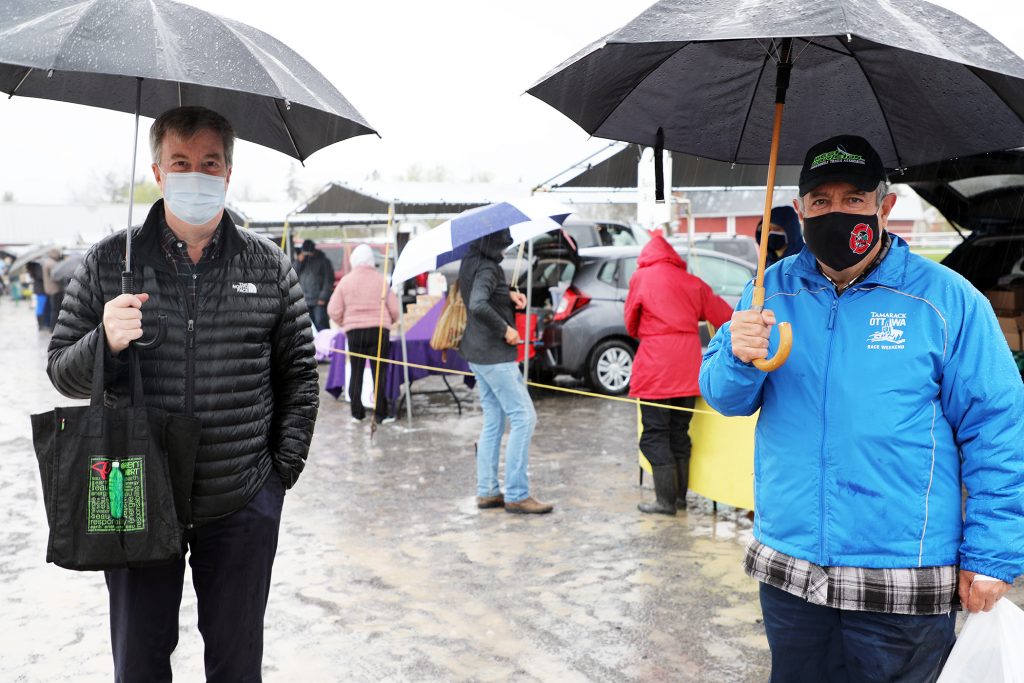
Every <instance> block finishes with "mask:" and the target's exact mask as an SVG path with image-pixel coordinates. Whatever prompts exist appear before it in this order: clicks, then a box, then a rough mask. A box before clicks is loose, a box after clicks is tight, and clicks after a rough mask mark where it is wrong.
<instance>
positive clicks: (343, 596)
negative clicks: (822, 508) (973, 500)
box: [0, 299, 1024, 683]
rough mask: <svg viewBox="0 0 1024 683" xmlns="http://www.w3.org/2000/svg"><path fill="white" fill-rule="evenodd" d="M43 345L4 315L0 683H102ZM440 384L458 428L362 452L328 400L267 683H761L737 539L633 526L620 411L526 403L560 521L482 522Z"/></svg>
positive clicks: (423, 410)
mask: <svg viewBox="0 0 1024 683" xmlns="http://www.w3.org/2000/svg"><path fill="white" fill-rule="evenodd" d="M46 343H47V335H46V334H45V333H38V332H37V331H36V330H35V320H34V318H33V316H32V313H31V311H30V310H29V309H28V307H27V306H26V305H25V304H24V303H23V304H22V305H21V306H20V307H16V306H15V305H14V304H13V303H12V302H11V301H10V300H6V299H5V300H3V301H2V302H0V349H2V350H3V354H2V356H0V357H2V362H0V393H2V394H3V395H5V396H7V397H8V399H7V401H5V404H6V405H5V407H4V409H3V411H0V448H2V452H3V454H4V455H5V457H6V459H7V460H6V461H7V463H8V467H7V469H6V473H7V476H6V477H3V478H0V515H2V518H3V519H4V521H5V523H4V525H3V528H2V530H0V544H2V547H3V549H4V551H3V554H2V556H0V579H2V581H3V585H4V587H5V588H4V593H5V595H4V604H3V610H2V613H0V632H2V633H3V636H2V640H0V642H2V647H0V652H2V654H3V656H2V657H0V680H2V681H33V682H34V681H70V680H74V681H87V682H88V681H106V680H110V678H111V677H112V675H111V672H112V667H111V659H110V654H109V639H108V633H107V619H106V589H105V586H104V584H103V578H102V574H98V573H94V572H83V573H77V572H70V571H66V570H63V569H60V568H57V567H54V566H53V565H47V564H46V563H45V561H44V558H45V548H46V523H45V515H44V512H43V507H42V496H41V493H40V487H39V475H38V470H37V468H36V461H35V456H34V452H33V450H32V444H31V429H30V425H29V420H28V416H29V415H30V414H31V413H34V412H42V411H46V410H49V409H50V408H51V407H52V406H54V405H69V404H71V403H73V402H72V401H70V400H68V399H65V398H63V397H61V396H60V395H59V394H57V393H56V391H55V390H53V389H52V387H51V386H50V384H49V381H48V380H47V379H46V376H45V355H46V354H45V349H46ZM325 372H326V366H321V377H323V375H324V374H325ZM455 384H457V389H456V391H457V392H458V394H459V396H460V399H461V400H462V402H463V407H464V414H463V415H462V416H461V417H459V416H458V414H457V412H456V408H455V404H454V402H453V401H452V400H451V398H450V397H449V396H447V395H445V394H443V393H438V394H429V395H419V396H414V404H413V405H414V409H415V416H414V421H413V425H412V427H411V428H410V427H408V426H405V421H404V419H403V420H402V421H401V422H398V423H395V424H390V425H385V426H383V427H381V428H380V429H379V430H378V431H377V433H376V434H375V435H374V436H373V438H372V439H371V436H370V430H369V427H368V425H366V424H354V423H352V422H351V420H350V418H349V412H348V406H347V404H345V403H343V402H340V401H335V400H334V399H332V398H331V397H330V396H328V395H326V394H323V395H322V396H323V398H322V404H321V411H320V417H319V419H318V422H317V428H316V433H315V436H314V439H313V445H312V449H311V452H310V456H309V461H308V464H307V466H306V470H305V472H304V473H303V475H302V477H301V478H300V480H299V482H298V484H297V485H296V487H295V488H294V489H292V490H291V491H290V492H289V493H288V496H287V498H286V500H285V508H284V519H283V522H282V532H281V540H280V546H279V550H278V555H277V562H276V564H275V567H274V584H273V587H272V589H271V596H270V604H269V607H268V610H267V618H266V642H265V656H264V677H265V680H267V681H285V680H291V681H303V682H305V681H310V682H320V681H331V682H333V681H357V682H361V681H481V682H486V681H516V682H518V681H524V682H525V681H558V682H563V681H564V682H569V681H715V682H718V683H721V682H729V683H732V682H737V683H741V682H745V681H764V680H767V676H768V663H769V654H768V648H767V643H766V641H765V638H764V633H763V628H762V626H761V624H760V608H759V606H758V601H757V585H756V583H755V582H754V581H752V580H750V579H748V578H746V577H745V576H744V575H743V572H742V569H741V567H740V562H741V558H742V553H743V547H744V543H745V542H746V540H747V539H748V538H749V534H750V531H749V528H750V525H749V522H747V521H746V520H745V519H744V518H742V517H741V516H738V515H737V513H736V511H734V510H731V509H730V508H727V507H724V506H723V507H721V508H719V510H718V511H717V512H716V511H714V510H713V509H712V506H711V503H710V502H709V501H706V500H704V499H702V498H699V497H696V496H694V495H693V494H691V508H692V509H691V510H690V511H689V512H687V513H681V514H680V515H679V516H678V517H676V518H668V517H660V516H657V517H651V516H646V515H641V514H640V513H638V512H637V511H636V503H637V502H639V501H640V500H643V499H649V498H651V497H652V493H651V491H650V489H649V488H644V489H643V490H641V489H640V488H638V487H637V468H636V455H635V454H636V447H635V433H636V426H635V422H634V420H635V409H634V408H633V406H631V405H629V404H626V403H617V402H610V401H601V400H596V399H589V398H583V397H575V396H568V395H565V394H555V393H542V394H540V395H539V396H538V397H537V398H536V408H537V413H538V418H539V421H538V427H537V431H536V434H535V436H534V441H533V448H532V451H531V463H530V481H531V493H533V494H534V495H536V496H537V497H538V498H540V499H541V500H545V501H551V502H554V503H555V504H556V508H555V512H554V513H553V514H551V515H546V516H539V517H533V516H518V515H509V514H506V513H504V512H503V511H501V510H483V511H481V510H477V509H476V507H475V498H474V471H475V468H474V455H473V442H474V441H475V439H476V435H477V432H478V430H479V427H480V422H481V415H480V411H479V406H478V405H477V404H476V403H475V401H474V395H473V393H472V392H470V391H468V390H467V389H465V388H464V387H463V386H462V385H461V383H458V382H454V383H453V385H455ZM415 386H416V388H417V389H437V388H443V385H442V384H441V383H440V381H439V380H437V379H436V378H429V379H427V380H423V381H422V382H420V383H417V384H416V385H415ZM188 581H189V579H186V582H188ZM1022 593H1024V591H1022V590H1021V589H1019V588H1018V589H1016V590H1015V594H1016V596H1017V597H1020V596H1021V594H1022ZM1016 601H1017V602H1018V603H1021V602H1022V601H1021V600H1016ZM195 622H196V611H195V597H194V594H192V592H191V590H190V588H189V587H188V586H187V587H186V590H185V598H184V601H183V606H182V610H181V628H180V632H181V639H180V642H179V645H178V648H177V651H176V652H175V655H174V660H173V667H174V671H175V676H176V678H177V680H183V681H198V680H202V642H201V639H200V637H199V635H198V632H197V630H196V628H195Z"/></svg>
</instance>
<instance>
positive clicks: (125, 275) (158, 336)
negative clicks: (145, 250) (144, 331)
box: [121, 228, 167, 351]
mask: <svg viewBox="0 0 1024 683" xmlns="http://www.w3.org/2000/svg"><path fill="white" fill-rule="evenodd" d="M129 231H131V228H129ZM121 293H122V294H134V293H135V273H133V272H131V271H130V270H125V271H124V272H122V273H121ZM166 337H167V316H166V315H164V314H162V313H161V314H160V315H158V316H157V317H156V333H155V334H154V335H153V338H152V339H146V340H143V339H136V340H135V341H133V342H132V346H133V347H135V348H136V349H138V350H139V351H151V350H153V349H155V348H156V347H158V346H160V345H161V344H163V343H164V339H165V338H166Z"/></svg>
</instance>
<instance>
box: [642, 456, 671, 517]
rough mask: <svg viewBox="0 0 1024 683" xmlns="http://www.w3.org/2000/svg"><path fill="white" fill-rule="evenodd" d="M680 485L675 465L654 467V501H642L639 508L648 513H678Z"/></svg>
mask: <svg viewBox="0 0 1024 683" xmlns="http://www.w3.org/2000/svg"><path fill="white" fill-rule="evenodd" d="M678 491H679V487H678V485H677V484H676V468H675V466H674V465H665V466H662V467H655V468H654V496H655V498H656V500H655V501H654V502H653V503H640V504H639V505H637V506H636V507H637V509H638V510H640V512H646V513H648V514H652V513H654V514H659V515H672V516H675V514H676V495H677V493H678Z"/></svg>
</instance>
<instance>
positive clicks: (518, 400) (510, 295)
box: [459, 230, 554, 514]
mask: <svg viewBox="0 0 1024 683" xmlns="http://www.w3.org/2000/svg"><path fill="white" fill-rule="evenodd" d="M511 244H512V238H511V236H510V235H509V232H508V230H502V231H500V232H497V233H493V234H490V235H486V236H485V237H482V238H480V239H478V240H477V241H475V242H473V243H472V244H471V245H470V247H469V250H468V252H467V254H466V256H465V258H463V259H462V265H461V266H460V268H459V289H460V290H461V291H462V292H463V294H464V298H465V301H466V329H465V331H464V332H463V335H462V341H461V342H460V343H459V353H460V354H461V355H462V357H463V358H465V359H466V361H468V362H469V367H470V368H471V369H472V370H473V373H474V374H475V375H476V380H477V383H478V385H479V387H480V406H481V408H482V409H483V413H484V425H483V429H482V430H481V431H480V441H479V443H478V445H477V454H476V463H477V464H476V473H477V474H476V482H477V483H476V486H477V492H476V493H477V498H476V504H477V507H478V508H481V509H487V508H499V507H504V508H505V512H511V513H520V514H544V513H548V512H551V510H553V509H554V506H553V505H550V504H548V503H542V502H540V501H538V500H536V499H535V498H533V497H532V496H530V484H529V481H528V479H527V475H526V468H527V464H528V461H529V452H530V438H531V437H532V436H533V428H534V426H535V425H536V423H537V413H536V412H535V411H534V409H533V401H531V400H530V394H529V392H528V391H527V390H526V382H525V381H524V380H523V376H522V374H521V373H520V372H519V364H518V363H517V362H516V356H517V350H518V345H519V342H520V339H519V333H518V332H517V331H516V327H515V309H516V308H524V307H525V306H526V297H525V296H523V295H522V294H521V293H519V292H513V291H511V290H510V289H509V287H508V282H506V280H505V272H504V271H503V270H502V269H501V265H500V264H501V259H502V253H503V252H504V250H505V248H506V247H508V246H509V245H511ZM506 421H507V422H508V423H509V424H510V426H511V431H510V433H509V438H508V448H507V449H506V451H505V493H504V495H502V493H501V489H500V488H499V486H498V462H499V459H500V455H501V436H502V434H503V433H504V432H505V423H506Z"/></svg>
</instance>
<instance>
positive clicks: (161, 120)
mask: <svg viewBox="0 0 1024 683" xmlns="http://www.w3.org/2000/svg"><path fill="white" fill-rule="evenodd" d="M202 130H212V131H213V132H215V133H217V134H218V135H220V137H221V140H223V141H224V164H225V165H226V166H227V167H228V168H231V160H232V157H233V156H234V152H235V129H234V128H232V127H231V122H230V121H228V120H227V119H226V118H224V117H223V116H221V115H220V114H218V113H217V112H215V111H213V110H212V109H207V108H206V107H176V108H174V109H168V110H167V111H165V112H164V113H163V114H160V116H158V117H156V121H154V122H153V126H152V127H151V128H150V129H149V151H150V153H151V154H152V155H153V163H154V164H156V165H157V166H159V165H160V151H161V147H162V146H163V143H164V138H165V137H166V136H167V133H170V132H174V133H177V134H178V135H179V136H181V137H182V138H184V139H186V140H187V139H189V138H191V137H193V136H194V135H195V134H196V133H198V132H199V131H202Z"/></svg>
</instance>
